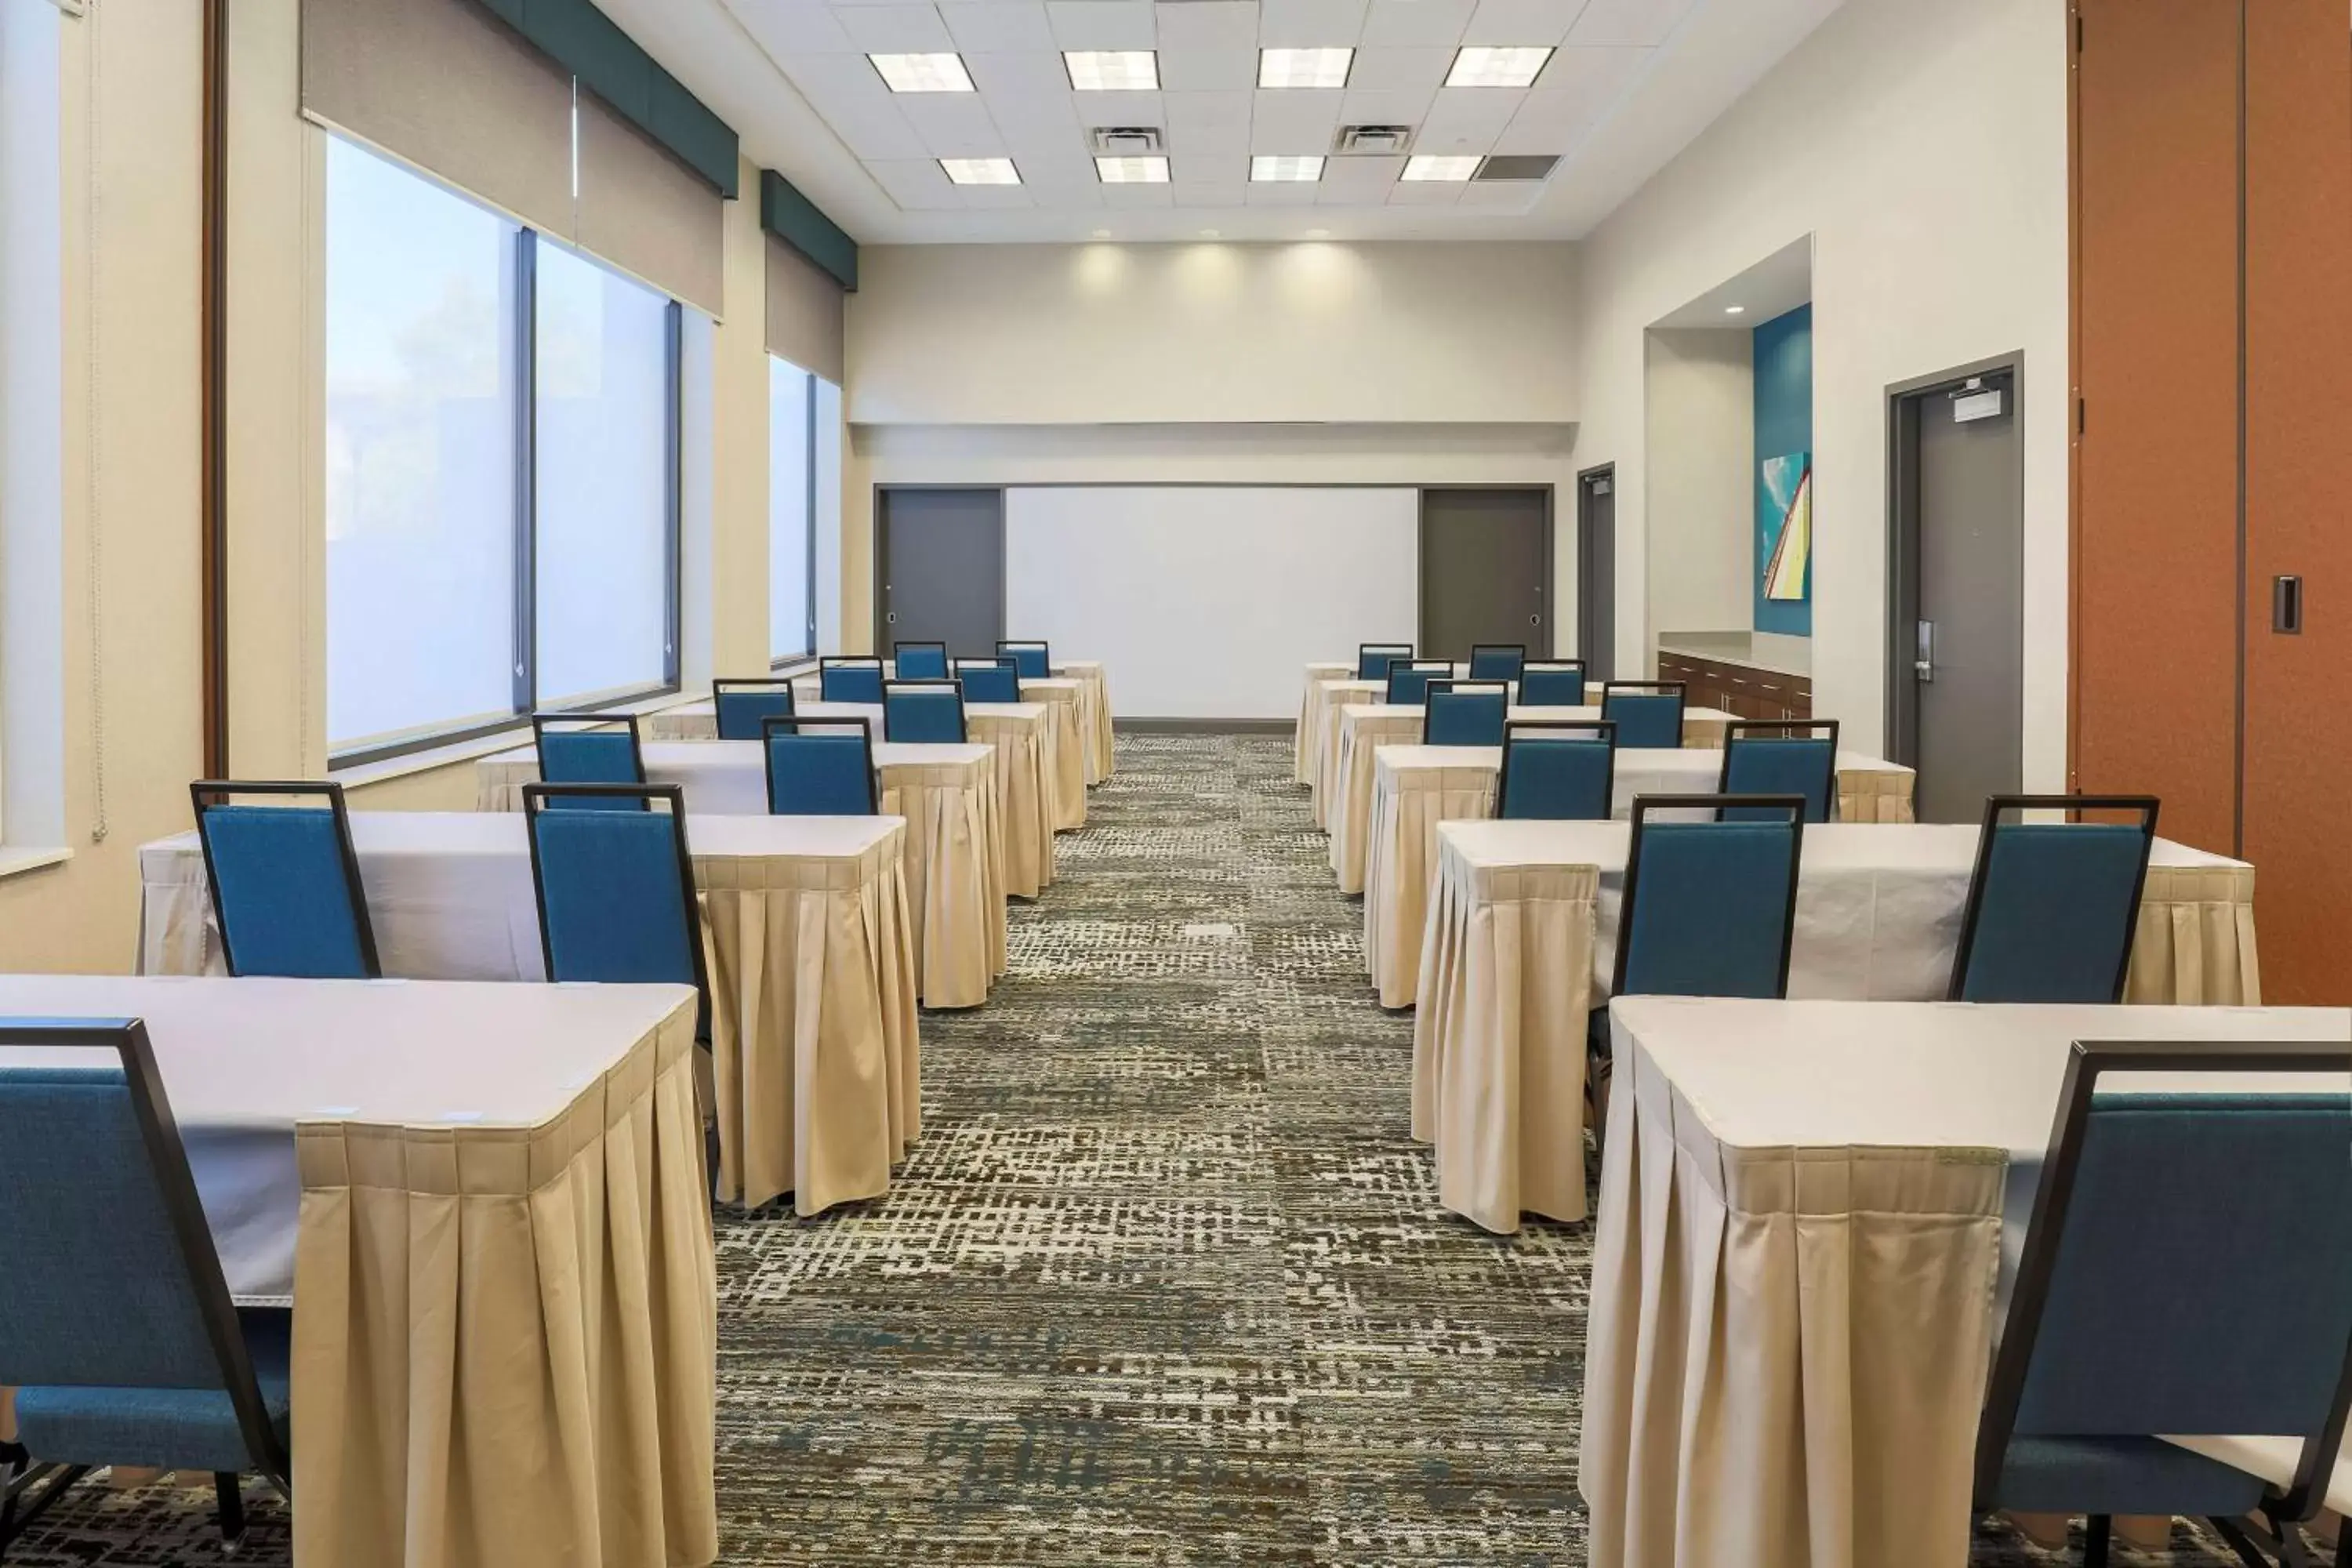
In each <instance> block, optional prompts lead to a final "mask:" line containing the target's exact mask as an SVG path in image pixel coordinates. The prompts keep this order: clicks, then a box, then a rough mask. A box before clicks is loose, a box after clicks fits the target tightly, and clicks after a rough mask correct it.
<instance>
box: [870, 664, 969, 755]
mask: <svg viewBox="0 0 2352 1568" xmlns="http://www.w3.org/2000/svg"><path fill="white" fill-rule="evenodd" d="M882 738H883V739H884V740H886V741H898V742H909V743H913V744H918V745H920V744H925V743H930V744H945V745H961V744H962V743H963V742H964V739H965V733H964V721H963V683H962V682H961V681H960V680H894V681H891V682H890V683H889V684H888V685H887V686H885V687H883V688H882Z"/></svg>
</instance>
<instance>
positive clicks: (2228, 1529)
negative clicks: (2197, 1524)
mask: <svg viewBox="0 0 2352 1568" xmlns="http://www.w3.org/2000/svg"><path fill="white" fill-rule="evenodd" d="M2205 1522H2206V1523H2207V1524H2210V1525H2211V1526H2212V1527H2213V1533H2214V1534H2216V1535H2218V1536H2220V1537H2221V1541H2222V1543H2223V1544H2224V1545H2226V1546H2228V1547H2229V1549H2230V1550H2231V1552H2235V1553H2236V1554H2237V1558H2238V1561H2239V1562H2241V1563H2244V1564H2245V1565H2246V1568H2271V1560H2270V1558H2269V1557H2267V1556H2265V1555H2264V1553H2265V1552H2272V1551H2277V1552H2282V1559H2281V1560H2282V1561H2284V1555H2283V1554H2284V1548H2282V1547H2280V1545H2279V1543H2278V1542H2275V1541H2273V1540H2272V1539H2270V1538H2269V1537H2268V1536H2265V1535H2261V1534H2260V1533H2259V1532H2257V1531H2252V1530H2249V1529H2248V1528H2247V1527H2246V1524H2245V1522H2244V1521H2242V1520H2235V1519H2221V1518H2212V1519H2208V1520H2207V1521H2205Z"/></svg>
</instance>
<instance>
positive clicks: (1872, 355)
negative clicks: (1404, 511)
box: [1567, 0, 2067, 788]
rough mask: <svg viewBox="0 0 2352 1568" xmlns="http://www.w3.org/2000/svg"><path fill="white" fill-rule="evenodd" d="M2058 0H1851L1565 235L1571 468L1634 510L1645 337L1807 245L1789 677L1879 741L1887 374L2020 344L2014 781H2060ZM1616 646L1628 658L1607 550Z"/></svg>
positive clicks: (1626, 610)
mask: <svg viewBox="0 0 2352 1568" xmlns="http://www.w3.org/2000/svg"><path fill="white" fill-rule="evenodd" d="M2064 26H2065V7H2064V6H2063V5H2059V4H2058V3H2057V0H1969V3H1968V4H1965V5H1954V4H1952V3H1951V0H1849V3H1848V4H1847V5H1844V6H1843V7H1842V8H1841V9H1840V10H1839V11H1838V12H1837V13H1836V14H1835V15H1834V16H1832V17H1830V19H1829V20H1828V21H1826V22H1824V23H1823V24H1822V26H1821V27H1820V29H1819V30H1818V31H1817V32H1815V33H1814V34H1813V35H1812V37H1810V38H1809V39H1807V40H1806V41H1805V42H1804V43H1803V44H1801V45H1800V46H1799V47H1798V48H1797V49H1796V50H1795V51H1793V52H1792V53H1791V54H1790V57H1789V58H1787V59H1786V60H1784V61H1782V62H1781V64H1780V66H1779V67H1777V68H1775V69H1774V70H1773V71H1772V72H1771V73H1770V74H1769V76H1767V77H1766V78H1765V79H1763V80H1762V81H1761V82H1759V84H1758V85H1757V86H1756V88H1755V89H1753V90H1751V91H1750V92H1749V93H1748V96H1747V97H1746V98H1744V99H1742V100H1740V101H1739V102H1738V104H1737V105H1735V106H1734V107H1733V108H1732V109H1731V110H1730V111H1729V112H1728V113H1727V114H1726V115H1725V116H1724V117H1723V118H1722V119H1721V120H1719V121H1717V122H1716V123H1715V124H1714V125H1713V126H1711V127H1709V128H1708V130H1707V131H1706V132H1705V133H1704V134H1703V135H1701V136H1700V137H1699V138H1698V139H1697V140H1696V142H1693V143H1692V144H1691V146H1690V147H1689V148H1688V149H1686V150H1685V152H1684V153H1682V154H1681V155H1680V156H1679V157H1678V158H1676V159H1675V162H1674V163H1672V164H1670V165H1668V166H1667V167H1666V168H1665V169H1664V170H1663V171H1661V172H1660V173H1659V174H1658V175H1657V176H1656V177H1655V178H1654V179H1653V180H1652V181H1651V182H1650V183H1649V184H1647V185H1645V186H1644V187H1643V189H1642V190H1641V191H1640V192H1639V193H1638V194H1637V195H1634V196H1633V199H1632V200H1630V201H1628V202H1627V203H1626V204H1625V205H1623V206H1622V207H1621V208H1619V209H1618V211H1617V212H1616V213H1615V214H1614V215H1612V216H1611V217H1610V218H1609V220H1608V221H1607V222H1606V223H1604V224H1603V225H1601V227H1600V228H1598V229H1597V230H1595V231H1594V233H1593V234H1592V235H1591V237H1589V238H1588V239H1587V241H1586V242H1585V243H1584V245H1583V246H1582V247H1580V256H1579V258H1578V265H1577V271H1578V276H1579V280H1580V285H1579V286H1580V290H1581V300H1582V304H1581V309H1580V312H1579V324H1578V327H1577V330H1576V331H1575V332H1574V333H1573V334H1572V336H1571V337H1570V339H1569V340H1567V341H1570V342H1573V343H1574V344H1575V349H1576V353H1577V369H1578V373H1579V375H1580V393H1579V395H1578V412H1579V416H1580V419H1581V421H1582V423H1581V426H1580V430H1579V433H1578V439H1577V445H1576V455H1575V462H1576V465H1577V466H1578V467H1579V468H1587V467H1591V466H1592V465H1594V464H1597V463H1601V462H1607V461H1612V460H1613V461H1614V462H1615V463H1616V464H1617V473H1618V482H1619V487H1620V488H1619V499H1618V506H1617V518H1618V527H1619V529H1620V531H1621V533H1622V531H1625V530H1626V529H1628V528H1629V527H1632V526H1638V524H1637V523H1633V522H1631V521H1629V520H1634V519H1639V518H1641V517H1642V516H1643V510H1644V503H1645V500H1646V496H1647V489H1648V486H1647V473H1648V470H1649V468H1650V465H1649V464H1648V463H1646V462H1645V461H1644V460H1643V444H1644V423H1645V409H1644V406H1643V392H1642V380H1643V358H1644V347H1643V332H1644V330H1645V329H1646V328H1647V327H1648V326H1649V324H1650V323H1651V322H1653V321H1657V320H1658V319H1659V318H1661V317H1662V316H1664V314H1665V313H1666V312H1667V311H1669V310H1673V309H1675V307H1677V306H1679V305H1681V304H1682V303H1683V302H1684V301H1685V300H1690V299H1692V298H1694V297H1696V296H1697V295H1699V294H1701V293H1704V292H1705V291H1706V290H1707V289H1710V288H1712V287H1713V286H1714V285H1716V284H1717V283H1719V282H1722V281H1723V280H1724V279H1727V278H1729V277H1730V276H1732V275H1733V274H1735V273H1737V272H1738V271H1740V270H1741V269H1743V268H1747V267H1748V266H1749V265H1751V264H1753V263H1754V262H1756V261H1758V260H1759V259H1761V258H1764V257H1766V256H1769V255H1770V254H1771V253H1772V252H1774V251H1776V250H1779V249H1780V247H1783V246H1785V245H1787V244H1789V243H1790V242H1791V241H1793V240H1795V239H1798V238H1801V237H1803V236H1805V235H1807V234H1811V236H1812V237H1813V274H1812V276H1813V285H1812V287H1813V355H1814V357H1813V420H1814V437H1813V463H1814V484H1815V491H1814V510H1813V526H1814V551H1815V559H1814V567H1813V581H1814V607H1813V650H1812V653H1813V687H1814V706H1815V709H1816V710H1817V711H1820V712H1823V713H1833V714H1835V715H1836V716H1837V717H1838V719H1839V720H1841V721H1843V723H1844V725H1845V726H1846V728H1845V731H1844V733H1845V735H1846V737H1847V738H1848V740H1849V742H1851V743H1852V744H1853V745H1855V746H1856V747H1858V748H1861V749H1864V750H1875V749H1877V748H1878V747H1879V746H1880V745H1881V743H1882V740H1883V737H1882V734H1881V730H1882V715H1883V712H1884V685H1885V679H1884V651H1883V649H1884V637H1885V491H1886V474H1885V407H1884V405H1885V389H1886V387H1887V386H1888V385H1889V384H1893V383H1895V382H1899V381H1903V380H1906V379H1908V378H1910V377H1913V376H1917V375H1924V374H1931V373H1933V372H1936V371H1938V370H1941V369H1944V368H1947V367H1948V366H1952V365H1958V364H1964V363H1969V362H1971V361H1975V360H1980V359H1986V358H1990V357H1991V356H1993V355H1996V354H2001V353H2011V352H2013V351H2018V350H2022V351H2023V352H2024V355H2025V390H2024V398H2023V404H2024V408H2025V421H2026V423H2025V427H2024V442H2025V624H2026V627H2027V633H2026V636H2027V643H2026V649H2025V679H2026V689H2025V737H2024V742H2025V746H2024V756H2025V783H2026V784H2027V786H2028V787H2029V788H2045V787H2057V786H2058V785H2060V784H2062V783H2063V778H2064V758H2065V743H2066V742H2065V737H2066V725H2065V651H2066V650H2065V638H2066V579H2065V571H2066V461H2067V450H2066V427H2065V408H2066V395H2065V393H2066V382H2065V376H2066V363H2067V356H2066V289H2067V273H2066V156H2065V148H2066V118H2065V114H2066V52H2065V48H2064ZM1617 562H1618V584H1617V588H1618V595H1617V600H1618V605H1619V620H1618V649H1617V652H1618V659H1619V662H1620V664H1621V666H1622V667H1625V668H1632V667H1633V666H1635V665H1637V664H1639V663H1641V662H1642V661H1643V660H1645V659H1646V658H1648V656H1649V652H1650V647H1651V643H1650V640H1649V639H1650V636H1651V634H1653V633H1654V632H1655V631H1657V630H1661V629H1665V630H1681V629H1685V628H1681V627H1664V628H1661V627H1657V626H1645V625H1644V624H1643V615H1642V613H1641V609H1642V607H1643V606H1644V605H1645V604H1646V602H1647V596H1648V585H1647V584H1646V582H1645V581H1644V578H1645V576H1646V573H1647V564H1646V563H1647V555H1646V552H1643V551H1642V550H1636V549H1630V548H1623V547H1621V548H1620V550H1619V551H1618V555H1617Z"/></svg>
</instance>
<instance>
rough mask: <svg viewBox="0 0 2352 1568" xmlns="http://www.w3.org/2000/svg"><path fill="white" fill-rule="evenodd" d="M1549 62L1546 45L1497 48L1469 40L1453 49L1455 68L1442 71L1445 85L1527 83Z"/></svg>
mask: <svg viewBox="0 0 2352 1568" xmlns="http://www.w3.org/2000/svg"><path fill="white" fill-rule="evenodd" d="M1550 63H1551V49H1550V47H1549V46H1548V45H1547V46H1543V47H1524V48H1497V47H1492V46H1490V45H1486V44H1469V45H1465V46H1464V47H1462V48H1460V49H1457V50H1455V51H1454V68H1453V69H1452V70H1449V71H1447V72H1446V73H1445V85H1446V86H1448V87H1527V86H1528V85H1530V84H1532V83H1533V82H1534V81H1535V79H1536V78H1538V77H1539V76H1541V75H1542V74H1543V68H1544V67H1545V66H1547V65H1549V64H1550Z"/></svg>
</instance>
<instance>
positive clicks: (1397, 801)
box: [1360, 746, 1914, 1007]
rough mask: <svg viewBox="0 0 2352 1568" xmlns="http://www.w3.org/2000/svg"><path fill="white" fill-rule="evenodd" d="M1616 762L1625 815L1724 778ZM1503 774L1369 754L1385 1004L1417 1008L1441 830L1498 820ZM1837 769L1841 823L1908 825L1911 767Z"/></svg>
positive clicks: (1630, 759)
mask: <svg viewBox="0 0 2352 1568" xmlns="http://www.w3.org/2000/svg"><path fill="white" fill-rule="evenodd" d="M1616 763H1617V766H1616V783H1615V787H1614V789H1613V791H1612V794H1613V795H1614V799H1613V800H1612V810H1613V812H1614V814H1615V815H1616V816H1631V815H1632V814H1633V800H1634V797H1635V796H1637V795H1711V794H1713V793H1714V792H1715V789H1716V787H1717V782H1718V781H1719V780H1720V779H1721V777H1722V772H1723V752H1721V751H1719V750H1713V749H1708V748H1704V747H1688V746H1686V747H1684V748H1682V749H1681V750H1678V751H1644V750H1642V749H1640V748H1631V749H1627V750H1622V751H1620V752H1617V755H1616ZM1502 768H1503V749H1502V748H1501V747H1500V746H1382V747H1381V748H1379V749H1378V750H1377V751H1376V752H1374V753H1373V766H1372V802H1371V808H1370V813H1369V816H1370V825H1369V826H1368V827H1367V828H1366V830H1365V846H1364V852H1363V867H1362V871H1361V876H1360V886H1361V889H1362V891H1363V894H1364V965H1365V968H1366V970H1367V971H1368V972H1369V973H1370V975H1371V980H1372V984H1373V985H1374V986H1375V987H1376V988H1377V989H1378V990H1379V992H1380V999H1381V1006H1383V1007H1408V1006H1411V1005H1412V1003H1413V998H1414V988H1415V986H1416V985H1417V984H1419V981H1420V975H1421V939H1422V927H1423V923H1424V918H1425V916H1426V914H1427V911H1428V907H1429V888H1430V870H1431V868H1432V867H1433V866H1435V865H1436V863H1437V825H1438V824H1439V823H1441V822H1448V821H1459V820H1464V819H1471V818H1478V817H1488V816H1494V815H1495V792H1496V784H1497V781H1498V780H1499V779H1500V777H1501V775H1502ZM1836 769H1837V772H1836V782H1837V819H1838V820H1839V821H1841V822H1850V823H1851V822H1890V823H1902V822H1909V821H1910V820H1911V786H1912V781H1913V778H1914V775H1913V773H1912V771H1911V770H1910V769H1909V768H1906V767H1905V766H1903V765H1902V764H1901V763H1888V762H1882V761H1880V760H1879V759H1878V758H1876V757H1870V756H1864V754H1863V753H1861V752H1839V753H1838V755H1837V762H1836Z"/></svg>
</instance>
